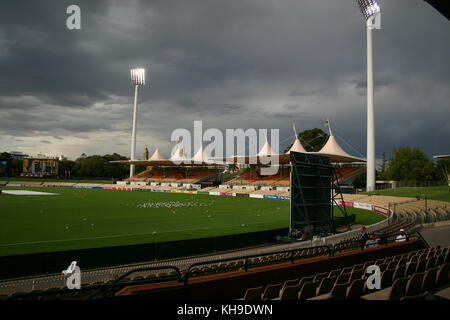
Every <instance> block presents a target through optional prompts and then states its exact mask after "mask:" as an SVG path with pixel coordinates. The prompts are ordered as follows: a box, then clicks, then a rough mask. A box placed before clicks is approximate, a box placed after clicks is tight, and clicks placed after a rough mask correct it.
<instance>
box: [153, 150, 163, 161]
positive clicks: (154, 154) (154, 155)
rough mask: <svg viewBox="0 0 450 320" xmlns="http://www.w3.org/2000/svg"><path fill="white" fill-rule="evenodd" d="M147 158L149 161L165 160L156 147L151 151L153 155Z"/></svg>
mask: <svg viewBox="0 0 450 320" xmlns="http://www.w3.org/2000/svg"><path fill="white" fill-rule="evenodd" d="M149 160H150V161H161V160H165V159H164V157H163V156H162V155H161V153H160V152H159V150H158V148H156V150H155V152H154V153H153V155H152V156H151V157H150V159H149Z"/></svg>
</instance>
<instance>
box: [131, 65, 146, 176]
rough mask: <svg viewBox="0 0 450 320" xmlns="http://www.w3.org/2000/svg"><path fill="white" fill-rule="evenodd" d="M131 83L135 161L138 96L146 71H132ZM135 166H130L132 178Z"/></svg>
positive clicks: (132, 139) (132, 150)
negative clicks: (132, 90)
mask: <svg viewBox="0 0 450 320" xmlns="http://www.w3.org/2000/svg"><path fill="white" fill-rule="evenodd" d="M131 82H132V83H133V84H134V111H133V129H132V133H131V156H130V158H131V160H135V149H136V113H137V95H138V88H139V86H141V85H144V84H145V69H143V68H135V69H131ZM134 169H135V165H134V164H131V165H130V178H132V177H133V176H134Z"/></svg>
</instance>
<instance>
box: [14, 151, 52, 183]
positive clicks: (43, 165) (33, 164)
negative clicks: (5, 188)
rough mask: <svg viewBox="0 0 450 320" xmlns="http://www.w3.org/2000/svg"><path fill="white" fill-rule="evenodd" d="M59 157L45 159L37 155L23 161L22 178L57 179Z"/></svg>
mask: <svg viewBox="0 0 450 320" xmlns="http://www.w3.org/2000/svg"><path fill="white" fill-rule="evenodd" d="M59 161H60V160H59V157H47V156H45V155H43V154H38V155H37V157H28V158H25V159H23V170H22V173H21V174H20V175H21V176H22V177H39V178H45V177H57V176H58V168H59Z"/></svg>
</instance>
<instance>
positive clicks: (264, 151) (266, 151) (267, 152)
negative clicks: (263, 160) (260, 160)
mask: <svg viewBox="0 0 450 320" xmlns="http://www.w3.org/2000/svg"><path fill="white" fill-rule="evenodd" d="M265 137H266V143H264V145H263V146H262V148H261V150H259V152H258V154H257V156H258V157H265V156H271V155H274V153H273V150H272V147H271V146H270V144H269V141H267V135H266V136H265Z"/></svg>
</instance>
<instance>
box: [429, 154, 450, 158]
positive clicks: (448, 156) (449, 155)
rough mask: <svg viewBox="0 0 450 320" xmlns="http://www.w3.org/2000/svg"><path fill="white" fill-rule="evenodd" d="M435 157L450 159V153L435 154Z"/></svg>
mask: <svg viewBox="0 0 450 320" xmlns="http://www.w3.org/2000/svg"><path fill="white" fill-rule="evenodd" d="M433 158H435V159H450V154H442V155H438V156H434V157H433Z"/></svg>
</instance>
